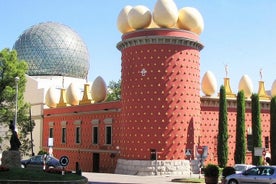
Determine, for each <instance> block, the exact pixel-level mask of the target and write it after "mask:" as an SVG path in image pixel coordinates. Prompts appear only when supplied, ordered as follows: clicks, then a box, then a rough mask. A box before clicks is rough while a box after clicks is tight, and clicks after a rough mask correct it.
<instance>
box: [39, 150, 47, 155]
mask: <svg viewBox="0 0 276 184" xmlns="http://www.w3.org/2000/svg"><path fill="white" fill-rule="evenodd" d="M47 154H48V153H47V151H44V150H40V151H39V152H38V153H37V155H47Z"/></svg>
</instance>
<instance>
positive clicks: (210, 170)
mask: <svg viewBox="0 0 276 184" xmlns="http://www.w3.org/2000/svg"><path fill="white" fill-rule="evenodd" d="M203 171H204V176H207V177H218V176H219V167H218V166H217V165H214V164H208V165H207V166H206V167H205V168H204V169H203Z"/></svg>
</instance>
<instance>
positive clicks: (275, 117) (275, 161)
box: [270, 96, 276, 165]
mask: <svg viewBox="0 0 276 184" xmlns="http://www.w3.org/2000/svg"><path fill="white" fill-rule="evenodd" d="M270 148H271V163H270V164H271V165H276V96H274V97H272V99H271V102H270Z"/></svg>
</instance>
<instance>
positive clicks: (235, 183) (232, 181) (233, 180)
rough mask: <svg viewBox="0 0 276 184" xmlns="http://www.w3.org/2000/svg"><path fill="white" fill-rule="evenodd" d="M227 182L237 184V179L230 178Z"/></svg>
mask: <svg viewBox="0 0 276 184" xmlns="http://www.w3.org/2000/svg"><path fill="white" fill-rule="evenodd" d="M228 184H239V183H238V181H237V180H235V179H232V180H230V181H229V182H228Z"/></svg>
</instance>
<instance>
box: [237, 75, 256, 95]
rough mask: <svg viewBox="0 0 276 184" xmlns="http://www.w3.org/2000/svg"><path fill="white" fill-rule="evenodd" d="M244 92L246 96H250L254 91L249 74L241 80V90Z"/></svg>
mask: <svg viewBox="0 0 276 184" xmlns="http://www.w3.org/2000/svg"><path fill="white" fill-rule="evenodd" d="M242 90H243V92H244V96H245V97H246V98H250V97H251V95H252V93H253V84H252V81H251V79H250V78H249V76H248V75H243V76H242V77H241V79H240V82H239V91H242Z"/></svg>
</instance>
